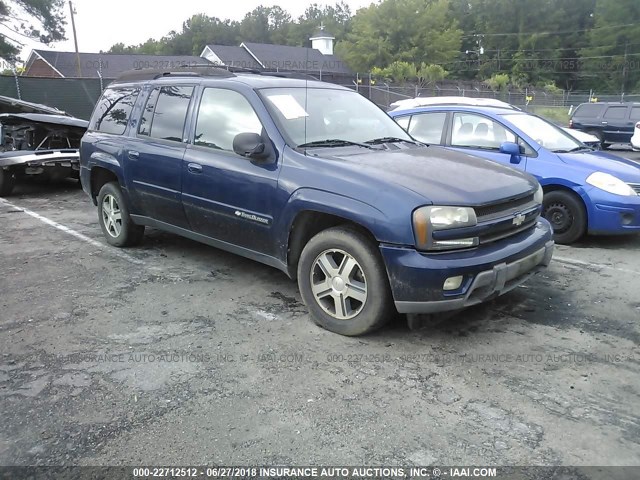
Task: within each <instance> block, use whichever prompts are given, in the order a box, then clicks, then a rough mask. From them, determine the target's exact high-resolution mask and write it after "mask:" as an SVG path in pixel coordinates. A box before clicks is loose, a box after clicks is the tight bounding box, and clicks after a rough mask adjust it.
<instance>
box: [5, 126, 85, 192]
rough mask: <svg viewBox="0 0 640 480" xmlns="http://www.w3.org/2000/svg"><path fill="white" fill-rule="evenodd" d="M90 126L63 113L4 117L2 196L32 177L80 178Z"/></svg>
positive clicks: (45, 178)
mask: <svg viewBox="0 0 640 480" xmlns="http://www.w3.org/2000/svg"><path fill="white" fill-rule="evenodd" d="M87 126H88V122H87V121H85V120H81V119H79V118H75V117H70V116H66V115H59V114H45V113H3V114H0V196H7V195H10V194H11V192H12V190H13V188H14V186H15V184H16V183H17V182H19V181H20V180H22V179H25V178H27V177H30V176H37V177H38V179H39V180H41V181H43V182H48V181H57V180H61V179H63V178H67V177H71V178H78V171H79V158H80V157H79V153H78V147H79V146H80V139H81V138H82V135H83V134H84V132H85V131H86V129H87Z"/></svg>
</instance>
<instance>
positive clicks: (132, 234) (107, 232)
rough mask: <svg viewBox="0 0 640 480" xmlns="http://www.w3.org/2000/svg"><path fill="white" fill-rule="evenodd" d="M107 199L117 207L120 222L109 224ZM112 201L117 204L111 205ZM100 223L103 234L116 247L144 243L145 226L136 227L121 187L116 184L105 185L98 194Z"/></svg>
mask: <svg viewBox="0 0 640 480" xmlns="http://www.w3.org/2000/svg"><path fill="white" fill-rule="evenodd" d="M105 199H106V201H107V203H109V204H111V205H112V206H114V205H115V206H117V212H118V213H119V214H120V215H119V216H120V221H119V222H118V221H115V222H113V223H109V224H107V219H106V218H105V213H107V217H109V215H108V212H107V207H106V206H105ZM111 200H113V201H114V202H115V203H111ZM109 208H111V207H109ZM113 211H114V212H115V211H116V208H114V209H113ZM98 222H99V223H100V228H101V229H102V234H103V235H104V236H105V238H106V239H107V242H108V243H109V244H111V245H113V246H114V247H130V246H133V245H137V244H139V243H140V242H141V241H142V237H143V236H144V226H143V225H136V224H135V223H133V221H132V220H131V216H130V215H129V207H128V206H127V204H126V202H125V200H124V196H123V195H122V190H120V186H119V185H118V184H117V183H116V182H109V183H105V184H104V185H103V186H102V188H101V189H100V193H98ZM118 227H119V228H118Z"/></svg>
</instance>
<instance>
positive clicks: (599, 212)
mask: <svg viewBox="0 0 640 480" xmlns="http://www.w3.org/2000/svg"><path fill="white" fill-rule="evenodd" d="M587 196H588V197H589V202H586V203H587V212H588V216H589V234H591V235H624V234H627V233H640V196H635V197H633V196H626V197H623V196H620V195H613V194H611V193H607V192H604V191H602V190H599V189H597V188H592V189H590V190H589V191H587Z"/></svg>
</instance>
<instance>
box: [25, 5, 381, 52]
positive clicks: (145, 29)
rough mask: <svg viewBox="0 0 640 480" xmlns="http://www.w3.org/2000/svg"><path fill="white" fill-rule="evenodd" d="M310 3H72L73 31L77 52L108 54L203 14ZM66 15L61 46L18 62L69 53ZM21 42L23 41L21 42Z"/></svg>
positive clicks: (297, 11)
mask: <svg viewBox="0 0 640 480" xmlns="http://www.w3.org/2000/svg"><path fill="white" fill-rule="evenodd" d="M373 2H374V0H346V2H345V3H347V4H348V5H349V7H350V8H351V10H352V12H353V13H355V11H356V10H357V9H358V8H361V7H363V6H367V5H369V4H370V3H373ZM312 3H314V2H313V1H311V0H307V1H305V0H302V1H301V0H280V1H278V2H274V1H269V0H263V1H260V0H179V1H177V2H164V1H158V0H109V1H108V2H98V1H96V0H75V1H74V2H73V5H74V7H75V10H76V30H77V33H78V47H79V49H80V51H81V52H99V51H100V50H103V51H106V50H108V49H109V48H110V47H111V46H112V45H113V44H114V43H118V42H122V43H124V44H125V45H135V44H139V43H142V42H144V41H145V40H147V39H148V38H156V39H158V38H160V37H162V36H163V35H166V34H167V33H169V32H170V31H171V30H176V31H180V30H181V29H182V22H184V21H185V20H186V19H188V18H189V17H191V16H192V15H194V14H196V13H205V14H207V15H210V16H214V17H219V18H222V19H225V18H230V19H232V20H240V19H242V17H244V15H245V14H246V13H247V12H250V11H251V10H253V9H254V8H256V7H257V6H259V5H264V6H272V5H280V7H282V8H283V9H285V10H287V11H288V12H289V13H290V14H291V15H292V16H293V17H294V18H297V17H298V16H299V15H301V14H302V13H304V10H305V9H306V8H307V7H308V6H309V5H310V4H312ZM317 3H319V4H321V5H334V4H335V3H336V2H335V1H333V0H329V1H326V0H317ZM65 13H66V14H67V38H68V40H67V41H65V42H59V43H54V44H51V46H50V47H47V46H45V45H41V44H37V43H31V42H29V44H28V45H27V46H25V48H24V49H23V52H22V58H23V59H24V60H26V58H27V56H28V55H29V52H30V51H31V49H32V48H44V49H46V48H51V49H53V50H60V51H73V50H74V46H73V33H72V30H71V20H70V18H69V5H68V4H67V5H66V7H65ZM21 40H23V39H21Z"/></svg>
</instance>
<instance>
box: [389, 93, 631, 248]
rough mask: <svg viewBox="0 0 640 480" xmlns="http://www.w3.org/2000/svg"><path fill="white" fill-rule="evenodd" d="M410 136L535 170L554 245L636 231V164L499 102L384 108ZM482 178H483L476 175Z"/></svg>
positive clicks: (525, 169)
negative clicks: (582, 238) (505, 106)
mask: <svg viewBox="0 0 640 480" xmlns="http://www.w3.org/2000/svg"><path fill="white" fill-rule="evenodd" d="M389 115H391V116H392V117H393V118H394V119H395V120H396V121H397V122H398V123H399V124H400V125H401V126H402V127H403V128H404V129H405V130H407V131H408V132H409V133H410V134H411V135H412V136H413V137H414V138H416V139H417V140H420V141H422V142H425V143H428V144H436V145H443V146H445V147H448V148H451V149H453V150H458V151H461V152H466V153H469V154H472V155H475V156H479V157H483V158H486V159H489V160H493V161H496V162H499V163H502V164H505V165H510V166H512V167H515V168H518V169H520V170H523V171H526V172H528V173H530V174H532V175H534V176H535V177H536V178H537V179H538V181H539V182H540V184H541V185H542V186H543V188H544V202H543V215H544V216H545V217H546V218H547V220H549V221H550V222H551V225H552V226H553V229H554V237H555V240H556V241H557V242H558V243H572V242H575V241H576V240H578V239H579V238H580V237H582V236H583V235H584V234H586V233H589V234H613V235H618V234H625V233H639V232H640V165H639V164H637V163H635V162H632V161H630V160H625V159H622V158H620V157H617V156H614V155H611V154H608V153H605V152H600V151H594V150H593V149H591V148H589V147H587V146H586V145H584V144H582V143H580V142H579V141H578V140H576V139H575V138H573V137H572V136H571V135H569V134H567V133H566V132H564V131H563V130H562V129H561V128H558V127H556V126H555V125H553V124H552V123H550V122H548V121H546V120H544V119H543V118H540V117H537V116H535V115H530V114H528V113H526V112H522V111H519V110H514V109H511V108H500V107H480V106H465V105H439V106H438V105H434V106H428V107H418V108H411V109H404V110H403V109H397V110H394V111H392V112H389ZM479 180H480V179H479Z"/></svg>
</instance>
